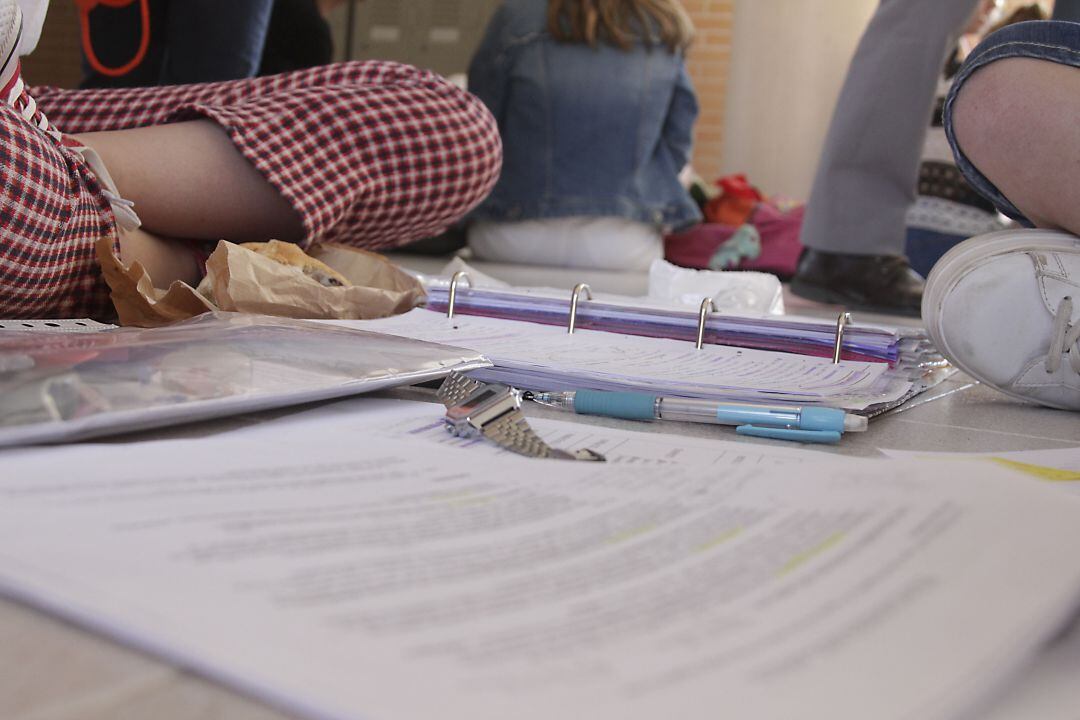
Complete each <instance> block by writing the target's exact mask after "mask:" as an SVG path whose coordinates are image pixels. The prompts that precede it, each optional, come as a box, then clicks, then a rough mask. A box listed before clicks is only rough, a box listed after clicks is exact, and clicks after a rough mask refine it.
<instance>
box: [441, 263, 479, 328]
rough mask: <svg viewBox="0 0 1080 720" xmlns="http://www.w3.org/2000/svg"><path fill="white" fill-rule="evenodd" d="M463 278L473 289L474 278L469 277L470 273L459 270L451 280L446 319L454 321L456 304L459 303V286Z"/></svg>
mask: <svg viewBox="0 0 1080 720" xmlns="http://www.w3.org/2000/svg"><path fill="white" fill-rule="evenodd" d="M461 278H465V280H466V281H467V282H468V283H469V287H472V286H473V284H472V278H471V277H469V273H467V272H465V271H464V270H458V271H457V272H456V273H454V274H453V276H452V277H451V278H450V298H449V299H448V300H447V301H446V319H447V320H452V319H453V318H454V304H455V303H456V302H457V286H458V282H460V281H461Z"/></svg>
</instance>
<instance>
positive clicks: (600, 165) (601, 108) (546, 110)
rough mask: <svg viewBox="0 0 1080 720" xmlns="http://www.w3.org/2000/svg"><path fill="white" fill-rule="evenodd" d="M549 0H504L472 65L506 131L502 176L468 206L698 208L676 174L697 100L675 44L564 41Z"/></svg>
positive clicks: (597, 213)
mask: <svg viewBox="0 0 1080 720" xmlns="http://www.w3.org/2000/svg"><path fill="white" fill-rule="evenodd" d="M547 5H548V3H547V1H546V0H505V2H503V3H502V4H501V5H500V7H499V9H498V10H497V11H496V13H495V16H494V18H493V19H492V21H491V23H490V25H489V26H488V28H487V32H486V34H485V37H484V39H483V41H482V42H481V44H480V47H479V49H478V50H477V52H476V55H475V56H474V57H473V59H472V62H471V64H470V66H469V90H470V91H471V92H473V93H474V94H475V95H477V96H478V97H479V98H480V99H481V100H482V101H483V102H484V104H485V105H487V106H488V108H489V109H490V110H491V112H492V114H494V116H495V118H496V120H497V121H498V123H499V132H500V134H501V135H502V140H503V169H502V175H501V176H500V178H499V181H498V184H497V185H496V186H495V189H494V190H493V191H492V193H491V195H490V196H489V197H488V199H487V200H485V201H484V203H483V204H481V205H480V207H479V208H477V210H476V211H474V213H473V215H472V217H473V218H474V219H481V220H494V221H516V220H533V219H538V218H553V217H568V216H586V217H602V216H615V217H622V218H627V219H630V220H637V221H640V222H644V223H648V224H650V225H652V226H654V227H656V228H658V229H663V230H670V229H678V228H681V227H684V226H686V225H691V224H693V223H696V222H698V221H699V220H700V219H701V213H700V212H699V210H698V208H697V205H695V203H694V202H693V200H692V199H691V197H690V195H689V193H687V191H686V190H685V189H684V188H683V187H682V186H681V185H680V183H679V180H678V174H679V171H680V170H681V169H682V168H683V166H684V165H685V164H686V162H687V161H688V159H689V156H690V144H691V132H692V130H693V125H694V120H695V118H696V117H697V112H698V105H697V98H696V96H695V95H694V89H693V87H692V86H691V84H690V78H689V75H688V74H687V71H686V64H685V62H684V58H683V55H682V53H681V52H679V53H674V54H673V53H671V52H669V51H668V50H667V48H666V47H664V46H662V45H659V44H657V45H655V46H654V47H652V48H651V49H650V48H647V47H645V46H644V45H637V46H635V47H634V48H632V49H631V50H629V51H625V50H620V49H619V48H617V47H614V46H610V45H606V44H600V45H599V46H598V47H595V48H594V47H590V46H589V45H586V44H577V43H573V44H571V43H561V42H558V41H556V40H555V39H554V38H553V37H551V36H550V35H549V34H548V32H547V29H546V27H547Z"/></svg>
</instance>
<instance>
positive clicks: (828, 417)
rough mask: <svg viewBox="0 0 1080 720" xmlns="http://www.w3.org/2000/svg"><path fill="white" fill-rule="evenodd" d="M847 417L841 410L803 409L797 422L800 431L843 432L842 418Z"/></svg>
mask: <svg viewBox="0 0 1080 720" xmlns="http://www.w3.org/2000/svg"><path fill="white" fill-rule="evenodd" d="M846 415H847V413H846V412H844V411H843V410H837V409H836V408H823V407H805V406H804V407H803V409H802V417H801V419H800V422H799V429H801V430H835V431H837V432H844V417H845V416H846Z"/></svg>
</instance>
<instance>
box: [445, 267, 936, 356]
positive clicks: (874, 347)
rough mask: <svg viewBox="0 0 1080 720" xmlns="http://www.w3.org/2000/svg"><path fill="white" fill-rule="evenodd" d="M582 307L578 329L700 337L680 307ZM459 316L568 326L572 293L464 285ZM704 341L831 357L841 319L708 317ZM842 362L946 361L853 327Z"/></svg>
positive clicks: (883, 330)
mask: <svg viewBox="0 0 1080 720" xmlns="http://www.w3.org/2000/svg"><path fill="white" fill-rule="evenodd" d="M427 290H428V307H430V308H431V309H433V310H437V311H441V312H445V311H446V307H447V303H448V301H449V290H448V288H447V287H446V286H445V285H444V284H431V285H430V286H429V287H428V288H427ZM580 300H581V302H580V303H579V305H578V309H577V327H579V328H588V329H594V330H603V331H606V332H612V333H625V334H628V335H642V336H645V337H658V338H671V339H677V340H682V341H685V342H691V343H692V342H694V341H695V340H696V339H697V327H698V315H697V313H696V312H687V310H686V309H685V308H683V307H675V306H672V305H670V304H661V303H657V302H654V301H649V300H647V299H641V300H637V299H635V300H633V301H630V300H627V299H614V298H608V297H604V296H600V295H597V296H596V299H595V300H591V301H586V299H585V297H584V296H582V297H581V298H580ZM454 308H455V313H456V314H458V315H476V316H481V317H492V318H504V319H509V320H521V321H527V322H532V323H539V324H544V325H558V326H560V327H564V328H565V327H566V324H567V318H568V317H569V314H570V293H569V292H560V291H554V290H549V289H538V288H496V289H490V288H482V289H471V288H468V287H465V286H464V285H462V286H461V287H460V288H458V290H457V297H456V300H455V303H454ZM704 340H705V342H706V343H713V344H718V345H730V346H735V347H744V348H755V349H759V350H777V351H781V352H790V353H797V354H800V355H810V356H814V357H829V358H831V357H832V355H833V351H834V349H835V342H836V321H835V319H834V320H832V321H828V320H821V319H820V318H809V317H799V316H795V315H782V316H775V315H755V316H741V315H730V314H724V313H719V314H716V313H714V314H711V315H710V316H709V317H708V320H707V322H706V324H705V334H704ZM842 357H844V358H845V359H850V360H864V361H874V360H876V361H879V362H880V361H885V362H888V363H889V364H890V365H893V366H898V365H899V366H903V367H905V368H915V367H919V366H925V365H927V364H928V363H938V362H940V361H941V356H940V355H939V354H938V353H937V352H936V350H934V348H933V346H932V345H931V344H930V342H929V339H928V337H927V335H926V332H925V331H924V330H923V329H921V328H902V327H889V326H885V325H867V324H864V323H855V324H853V325H850V326H849V327H848V328H847V329H846V331H845V333H844V341H843V355H842Z"/></svg>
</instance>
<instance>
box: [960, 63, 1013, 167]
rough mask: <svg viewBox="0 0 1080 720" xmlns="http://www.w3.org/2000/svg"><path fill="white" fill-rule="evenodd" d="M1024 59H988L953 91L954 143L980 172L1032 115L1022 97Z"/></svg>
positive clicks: (993, 159)
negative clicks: (992, 60)
mask: <svg viewBox="0 0 1080 720" xmlns="http://www.w3.org/2000/svg"><path fill="white" fill-rule="evenodd" d="M1027 62H1030V61H1028V60H1025V59H1022V58H1018V59H1008V60H999V61H997V62H994V63H991V64H989V65H987V66H986V67H984V68H982V69H980V70H979V71H978V72H976V73H974V74H973V75H972V76H971V77H970V78H969V79H968V80H967V81H966V82H965V83H964V86H963V87H962V88H961V89H960V92H959V93H958V94H957V97H956V101H955V104H954V107H953V115H952V122H953V131H954V134H955V137H956V142H957V145H958V146H959V147H960V150H961V151H962V152H963V153H964V155H965V156H967V158H968V159H969V160H970V161H971V162H972V163H973V164H974V165H975V166H976V167H978V168H979V169H980V170H983V172H984V173H985V172H986V170H985V169H984V168H988V167H991V166H995V165H996V164H997V163H996V162H995V159H996V158H997V157H998V156H999V155H1000V154H1001V152H1002V150H1007V149H1008V148H1011V147H1013V146H1014V145H1015V142H1016V141H1017V140H1018V139H1019V137H1020V136H1021V134H1023V133H1024V132H1025V129H1024V128H1025V127H1026V125H1027V124H1028V122H1029V121H1030V120H1031V119H1032V118H1031V117H1030V114H1031V113H1030V111H1029V110H1028V109H1027V107H1029V106H1027V102H1026V101H1025V99H1023V98H1022V96H1023V95H1024V94H1026V93H1025V90H1024V85H1023V77H1024V75H1025V68H1024V66H1023V64H1024V63H1027ZM1027 100H1030V98H1028V99H1027ZM989 179H990V180H991V181H992V182H994V178H992V177H991V178H989Z"/></svg>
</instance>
